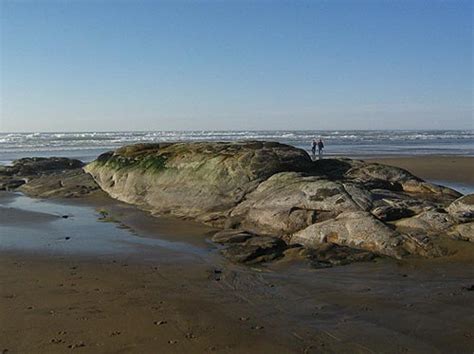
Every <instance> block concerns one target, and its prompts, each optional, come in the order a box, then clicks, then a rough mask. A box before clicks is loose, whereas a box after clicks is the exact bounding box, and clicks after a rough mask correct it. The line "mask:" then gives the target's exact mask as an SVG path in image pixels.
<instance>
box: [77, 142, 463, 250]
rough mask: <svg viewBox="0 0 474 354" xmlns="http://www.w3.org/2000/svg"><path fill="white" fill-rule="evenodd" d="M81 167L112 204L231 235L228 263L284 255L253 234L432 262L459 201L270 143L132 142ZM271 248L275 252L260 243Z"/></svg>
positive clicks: (434, 189) (388, 174)
mask: <svg viewBox="0 0 474 354" xmlns="http://www.w3.org/2000/svg"><path fill="white" fill-rule="evenodd" d="M85 170H86V171H87V172H89V173H90V174H91V175H92V176H93V177H94V179H95V180H96V181H97V183H98V184H99V185H100V186H101V188H102V189H103V190H105V191H106V192H107V193H109V194H110V195H111V196H112V197H114V198H117V199H119V200H122V201H125V202H128V203H132V204H135V205H138V206H139V207H141V208H143V209H146V210H149V211H151V212H153V213H158V214H165V213H169V214H173V215H176V216H179V217H185V218H192V219H194V220H198V221H201V222H204V223H207V224H210V225H213V226H216V227H220V228H227V229H232V230H236V231H230V232H229V233H228V234H227V236H220V240H221V241H222V240H224V239H225V240H229V241H228V242H229V243H232V244H233V246H232V248H231V249H229V251H227V253H229V254H232V256H233V258H239V257H237V256H236V255H235V254H236V252H237V251H239V252H241V253H242V254H243V255H244V254H246V253H245V252H243V249H244V248H245V245H247V246H248V247H247V249H248V250H250V251H249V252H250V253H249V254H247V256H242V257H241V258H242V259H259V257H260V256H261V255H262V254H265V255H266V256H265V257H263V258H272V257H274V256H275V252H274V251H275V250H276V251H277V253H278V254H281V253H282V252H281V249H280V246H281V244H280V243H278V242H276V241H270V240H271V239H268V238H267V239H265V240H266V241H265V242H263V241H262V242H263V244H265V247H263V248H262V247H261V245H260V246H257V241H254V240H253V238H254V237H255V235H259V236H265V237H277V238H280V239H282V240H284V241H285V242H286V243H287V244H290V243H295V244H296V243H298V244H303V245H305V246H308V247H314V248H318V247H320V245H322V244H326V243H331V244H335V245H339V246H340V247H347V246H349V247H352V248H356V249H363V250H367V251H370V252H375V253H378V254H383V255H389V256H393V257H401V256H403V255H404V254H421V255H425V256H434V255H439V254H441V253H442V252H441V250H440V249H438V248H437V247H436V242H433V240H435V238H436V237H437V236H438V235H437V234H436V232H438V233H442V232H444V231H446V230H447V229H450V228H452V227H454V226H455V225H457V223H458V221H457V219H456V218H455V217H452V216H450V214H448V213H447V211H446V210H445V208H447V207H448V206H449V205H450V203H452V202H453V201H454V200H455V199H457V198H459V197H460V196H461V195H460V194H459V193H458V192H456V191H454V190H452V189H449V188H445V187H442V186H437V185H434V184H431V183H427V182H425V181H423V180H421V179H419V178H417V177H415V176H413V175H412V174H410V173H409V172H407V171H405V170H403V169H400V168H395V167H390V166H385V165H380V164H376V163H367V162H364V161H357V160H350V159H328V160H321V161H316V162H313V161H311V159H310V157H309V156H308V155H307V154H306V152H304V151H303V150H300V149H296V148H294V147H291V146H287V145H283V144H279V143H273V142H233V143H175V144H138V145H131V146H126V147H123V148H121V149H118V150H116V151H115V152H109V153H106V154H103V155H101V156H100V157H99V158H98V159H97V160H96V161H94V162H92V163H91V164H89V165H87V166H86V167H85ZM463 208H464V207H463ZM450 210H451V211H450V212H451V213H457V211H456V210H458V209H456V210H455V207H454V206H452V207H451V209H450ZM463 210H464V209H463ZM438 214H441V216H439V215H438ZM463 215H464V214H463ZM443 218H444V219H446V220H445V223H444V224H443V225H441V224H442V221H443V220H444V219H443ZM406 220H407V221H406ZM440 225H441V226H440ZM420 228H421V232H420ZM407 230H408V231H407ZM423 233H425V234H423ZM232 235H239V236H235V237H232ZM249 235H252V237H250V236H249ZM427 236H430V237H427ZM272 242H274V243H275V242H276V243H275V244H278V245H279V246H278V247H276V246H275V248H273V246H272V247H270V246H268V245H270V244H273V243H272ZM236 245H239V247H236ZM267 246H268V247H267ZM262 249H265V250H266V251H265V252H263V251H262ZM252 250H253V251H255V252H254V254H253V255H251V254H252V252H251V251H252ZM269 250H270V251H269ZM267 251H269V253H268V252H267ZM262 252H263V253H262ZM268 254H271V256H268ZM260 258H261V257H260Z"/></svg>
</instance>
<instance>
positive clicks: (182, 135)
mask: <svg viewBox="0 0 474 354" xmlns="http://www.w3.org/2000/svg"><path fill="white" fill-rule="evenodd" d="M319 137H322V138H323V139H324V141H325V144H326V150H327V153H328V154H338V155H350V156H354V155H373V154H381V155H389V154H399V155H414V154H453V155H470V156H474V131H473V130H464V131H453V130H445V131H398V130H397V131H387V130H379V131H375V130H371V131H341V130H334V131H317V130H314V131H290V130H288V131H248V130H242V131H206V130H200V131H142V132H80V133H74V132H70V133H64V132H53V133H41V132H31V133H0V160H10V159H11V158H13V157H15V158H17V157H18V156H27V155H28V154H29V153H30V154H31V153H32V154H33V155H40V154H41V153H43V155H51V154H53V153H54V154H55V155H60V154H64V155H67V156H82V157H83V155H81V152H83V151H90V154H96V153H99V152H102V151H106V150H110V149H113V148H116V147H118V146H121V145H124V144H131V143H138V142H170V141H235V140H272V141H279V142H281V143H285V144H290V145H294V146H297V147H300V148H305V149H309V145H310V144H311V141H312V140H313V139H314V138H319ZM76 152H77V153H76ZM92 157H93V156H91V158H92Z"/></svg>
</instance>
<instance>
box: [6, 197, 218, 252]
mask: <svg viewBox="0 0 474 354" xmlns="http://www.w3.org/2000/svg"><path fill="white" fill-rule="evenodd" d="M113 205H114V204H113V203H109V207H110V208H112V206H113ZM113 208H115V209H114V210H115V213H117V210H121V212H122V213H123V214H127V216H126V217H124V219H126V221H127V222H126V223H124V221H123V220H121V219H115V218H114V219H111V220H109V221H110V222H104V220H102V221H101V220H100V219H101V217H102V216H101V213H100V212H99V210H98V209H97V208H95V207H93V206H86V205H80V204H78V205H76V204H73V203H65V202H56V201H50V200H40V199H33V198H29V197H27V196H25V195H22V194H20V193H8V192H1V193H0V214H1V215H0V249H1V250H2V251H27V252H34V253H44V252H46V253H49V254H55V255H91V256H116V255H124V256H134V255H135V256H137V257H139V258H140V259H142V260H147V259H148V260H150V259H153V258H156V257H160V258H161V257H163V256H164V254H165V253H166V254H167V255H172V256H173V257H182V258H189V257H191V258H192V257H204V256H206V255H207V254H209V253H210V252H211V251H212V250H213V247H212V246H211V245H210V244H209V243H207V242H206V241H205V238H206V235H205V232H204V231H206V229H204V228H202V229H199V228H197V229H193V228H191V227H188V228H186V225H184V226H183V225H179V223H180V221H179V220H172V221H171V220H168V219H163V220H162V221H161V222H160V219H159V218H158V219H156V220H153V219H155V218H153V217H152V216H150V215H147V214H146V213H145V212H142V211H140V210H137V209H136V208H133V210H132V208H131V207H128V208H130V210H128V212H127V206H121V205H120V203H117V205H115V206H113ZM173 225H175V229H176V231H175V229H173ZM175 234H176V235H175ZM174 236H176V237H174ZM173 239H175V240H176V241H172V240H173ZM187 239H190V240H195V241H194V242H192V243H191V242H186V240H187ZM170 252H171V253H170Z"/></svg>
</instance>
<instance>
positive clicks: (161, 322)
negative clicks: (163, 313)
mask: <svg viewBox="0 0 474 354" xmlns="http://www.w3.org/2000/svg"><path fill="white" fill-rule="evenodd" d="M167 323H168V322H166V321H154V322H153V324H154V325H157V326H161V325H164V324H167Z"/></svg>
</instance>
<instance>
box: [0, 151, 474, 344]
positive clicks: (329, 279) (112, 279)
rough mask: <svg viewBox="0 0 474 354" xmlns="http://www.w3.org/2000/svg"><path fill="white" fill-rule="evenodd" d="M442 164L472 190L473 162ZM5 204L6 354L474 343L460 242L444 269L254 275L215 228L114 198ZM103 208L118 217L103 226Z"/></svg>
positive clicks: (397, 266)
mask: <svg viewBox="0 0 474 354" xmlns="http://www.w3.org/2000/svg"><path fill="white" fill-rule="evenodd" d="M422 159H426V158H425V157H423V158H422ZM436 159H440V158H438V157H437V158H432V165H429V164H428V165H426V166H425V167H424V168H428V167H429V166H436V165H437V164H439V163H440V161H445V162H446V161H448V162H449V161H453V159H454V160H455V162H452V163H453V164H456V166H458V164H460V165H461V166H463V167H462V171H463V172H453V173H451V174H449V176H451V177H450V178H451V180H452V181H454V182H464V183H468V182H469V181H470V179H469V177H466V176H465V175H466V174H467V172H469V171H470V169H471V166H472V164H470V163H471V162H472V159H471V158H441V160H436ZM405 160H406V159H390V162H391V163H393V164H395V163H397V164H402V163H403V164H412V165H403V166H401V167H404V168H407V169H409V170H410V169H411V171H412V172H414V173H415V174H416V173H418V174H420V175H421V176H422V177H424V178H431V179H438V178H439V176H441V175H439V176H438V175H436V176H432V175H430V177H426V176H423V175H422V174H421V172H422V170H415V169H416V168H418V167H419V166H422V164H421V163H418V162H416V161H415V160H414V159H413V160H409V161H405ZM433 161H434V162H433ZM385 163H389V161H385ZM450 163H451V162H450ZM463 163H464V164H463ZM410 166H411V167H410ZM420 168H421V167H420ZM431 168H434V167H431ZM452 169H453V170H454V168H452ZM456 169H457V167H456ZM442 170H445V171H449V168H448V167H445V168H442ZM466 171H467V172H466ZM446 173H447V172H446ZM449 176H448V175H443V176H442V177H443V178H444V179H446V178H447V177H449ZM453 176H457V177H459V178H457V177H456V178H455V177H453ZM463 176H464V177H463ZM465 177H466V178H465ZM0 207H1V208H2V209H1V210H0V212H2V217H1V218H0V246H1V247H0V252H1V257H0V279H1V286H0V351H3V352H5V350H8V351H7V353H32V352H34V353H56V352H57V353H60V352H68V351H70V350H75V351H78V352H84V353H111V352H113V353H117V352H120V353H122V352H123V353H151V352H159V353H206V352H216V353H321V352H323V353H379V352H384V353H399V352H416V353H445V352H456V353H471V352H472V350H473V348H474V330H473V327H472V323H473V321H474V291H473V287H474V245H473V244H472V243H468V242H457V243H456V245H457V247H458V252H457V253H456V254H454V255H452V256H449V257H443V258H438V259H431V260H429V259H428V260H426V259H425V260H420V259H407V260H404V261H395V260H392V259H381V258H379V259H377V260H376V261H375V262H370V263H358V264H351V265H347V266H341V267H335V268H330V269H312V268H310V267H309V266H308V265H307V264H305V263H304V262H302V261H297V260H293V261H281V262H277V263H274V264H271V265H267V266H262V267H245V266H237V265H233V264H230V263H228V262H227V261H225V260H224V259H223V258H222V257H220V255H219V254H218V249H217V248H216V246H214V245H212V244H210V243H209V242H208V241H207V238H208V236H209V234H210V233H211V232H212V230H210V229H208V228H206V227H202V226H201V225H196V224H193V223H188V222H185V221H182V220H175V219H170V218H153V217H151V216H149V215H147V214H146V213H144V212H141V211H139V210H137V209H136V208H133V207H131V206H127V205H125V204H122V203H118V202H115V201H113V200H111V199H109V198H98V199H96V200H82V201H79V202H75V203H74V204H71V202H70V201H67V202H60V203H51V202H42V201H34V200H30V199H29V198H26V197H22V196H18V195H13V194H9V193H7V194H6V193H0ZM100 210H106V211H107V217H106V218H104V219H102V220H100V219H101V214H100V213H99V211H100ZM5 211H8V214H7V213H3V212H5ZM5 215H7V216H5ZM63 216H67V217H66V218H63ZM67 237H69V239H66V238H67ZM446 242H454V241H449V240H446Z"/></svg>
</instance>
